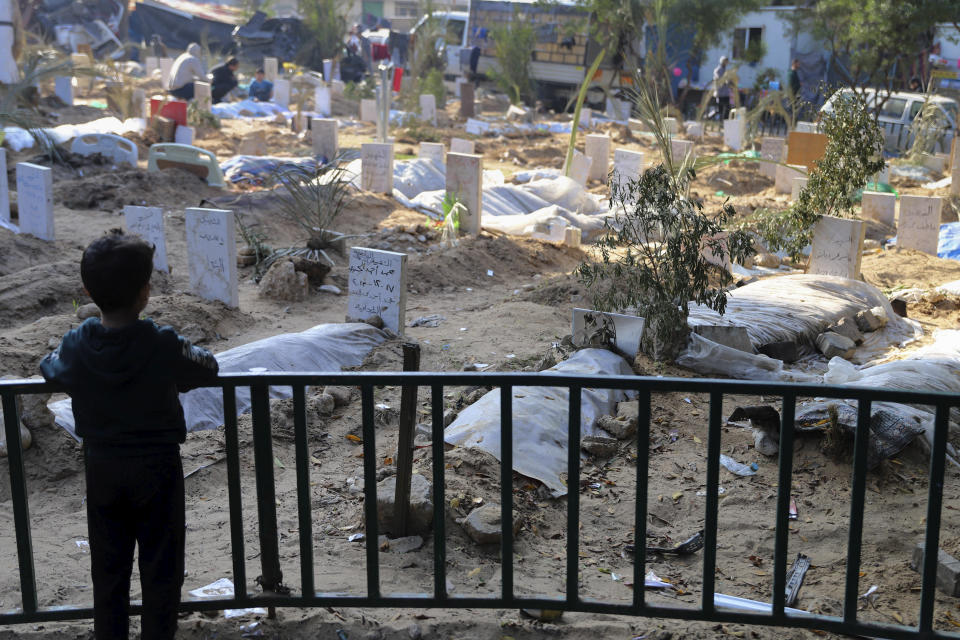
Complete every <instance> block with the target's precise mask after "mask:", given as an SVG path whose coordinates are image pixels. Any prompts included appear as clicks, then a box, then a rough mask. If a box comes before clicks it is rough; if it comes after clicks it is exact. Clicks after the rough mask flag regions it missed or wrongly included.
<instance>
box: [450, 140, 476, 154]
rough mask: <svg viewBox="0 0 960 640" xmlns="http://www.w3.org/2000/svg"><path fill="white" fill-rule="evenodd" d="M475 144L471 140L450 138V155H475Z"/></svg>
mask: <svg viewBox="0 0 960 640" xmlns="http://www.w3.org/2000/svg"><path fill="white" fill-rule="evenodd" d="M475 149H476V144H475V143H474V142H473V140H466V139H464V138H450V151H451V153H475Z"/></svg>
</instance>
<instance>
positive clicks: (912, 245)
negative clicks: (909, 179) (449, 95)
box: [897, 195, 943, 256]
mask: <svg viewBox="0 0 960 640" xmlns="http://www.w3.org/2000/svg"><path fill="white" fill-rule="evenodd" d="M942 206H943V200H942V199H941V198H937V197H932V198H931V197H927V196H906V195H905V196H901V197H900V216H899V217H898V218H897V247H899V248H901V249H916V250H917V251H923V252H924V253H929V254H930V255H933V256H935V255H937V244H938V242H939V240H940V209H941V208H942Z"/></svg>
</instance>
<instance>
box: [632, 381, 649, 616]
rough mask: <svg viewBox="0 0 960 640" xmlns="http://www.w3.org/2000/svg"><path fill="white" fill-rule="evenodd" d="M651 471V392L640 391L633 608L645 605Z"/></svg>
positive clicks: (638, 396) (638, 404)
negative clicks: (648, 485) (648, 488)
mask: <svg viewBox="0 0 960 640" xmlns="http://www.w3.org/2000/svg"><path fill="white" fill-rule="evenodd" d="M649 468H650V390H649V389H638V390H637V481H636V486H637V500H636V503H637V504H636V510H635V512H634V514H633V517H634V521H633V532H634V533H633V553H634V556H633V607H634V608H635V609H637V610H638V612H639V610H640V609H642V608H643V607H644V606H645V601H646V598H645V597H644V596H645V595H646V589H645V588H644V584H645V582H646V575H647V566H646V565H647V484H648V481H647V474H648V472H649Z"/></svg>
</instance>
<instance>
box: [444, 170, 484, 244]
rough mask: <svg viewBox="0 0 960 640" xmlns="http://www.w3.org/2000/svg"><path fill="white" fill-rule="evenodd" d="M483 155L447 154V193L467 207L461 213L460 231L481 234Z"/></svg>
mask: <svg viewBox="0 0 960 640" xmlns="http://www.w3.org/2000/svg"><path fill="white" fill-rule="evenodd" d="M482 188H483V156H480V155H469V154H465V153H452V152H451V153H448V154H447V176H446V189H447V193H453V194H454V195H456V197H457V198H458V199H459V200H460V202H461V203H463V205H464V206H465V207H466V209H467V211H466V213H463V212H461V214H460V232H461V233H463V234H466V235H471V236H479V235H480V214H481V211H482V210H483V192H482Z"/></svg>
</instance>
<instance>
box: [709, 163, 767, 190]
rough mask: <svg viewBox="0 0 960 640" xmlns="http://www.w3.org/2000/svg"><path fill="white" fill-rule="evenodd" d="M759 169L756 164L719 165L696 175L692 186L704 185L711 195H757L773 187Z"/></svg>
mask: <svg viewBox="0 0 960 640" xmlns="http://www.w3.org/2000/svg"><path fill="white" fill-rule="evenodd" d="M734 165H736V166H734ZM759 167H760V165H759V164H757V163H756V162H736V163H731V164H730V165H726V164H719V165H716V166H714V167H710V168H708V169H704V170H703V171H702V172H700V173H698V174H697V181H696V183H694V186H695V187H702V186H704V185H705V186H706V188H707V189H708V190H709V192H711V193H713V192H716V191H723V192H724V194H726V195H728V196H741V195H745V194H750V195H753V194H757V193H760V192H762V191H764V190H765V189H767V188H769V187H771V186H773V183H772V182H771V180H770V179H769V178H767V177H766V176H764V175H763V174H762V173H760V169H759Z"/></svg>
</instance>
